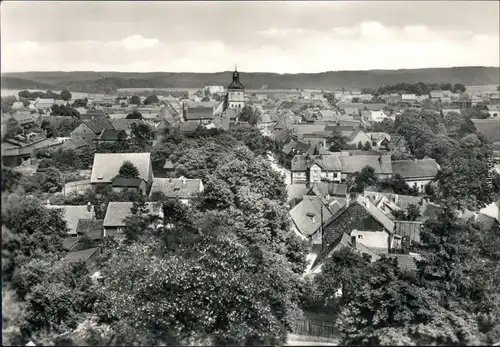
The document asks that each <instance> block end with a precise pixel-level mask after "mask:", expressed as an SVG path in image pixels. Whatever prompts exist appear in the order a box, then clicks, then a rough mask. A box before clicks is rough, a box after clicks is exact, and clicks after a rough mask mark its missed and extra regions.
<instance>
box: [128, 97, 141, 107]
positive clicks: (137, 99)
mask: <svg viewBox="0 0 500 347" xmlns="http://www.w3.org/2000/svg"><path fill="white" fill-rule="evenodd" d="M129 103H130V104H132V105H140V104H141V98H140V97H139V96H138V95H133V96H132V97H131V98H130V102H129Z"/></svg>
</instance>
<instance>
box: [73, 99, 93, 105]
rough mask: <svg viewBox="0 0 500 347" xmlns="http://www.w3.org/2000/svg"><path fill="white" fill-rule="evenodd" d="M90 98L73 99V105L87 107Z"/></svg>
mask: <svg viewBox="0 0 500 347" xmlns="http://www.w3.org/2000/svg"><path fill="white" fill-rule="evenodd" d="M88 101H89V100H88V99H87V98H84V99H76V100H75V101H73V105H72V106H73V107H87V103H88Z"/></svg>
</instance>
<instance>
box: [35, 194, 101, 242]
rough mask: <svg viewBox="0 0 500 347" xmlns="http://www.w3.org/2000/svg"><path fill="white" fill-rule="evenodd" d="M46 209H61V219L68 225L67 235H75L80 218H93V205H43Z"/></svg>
mask: <svg viewBox="0 0 500 347" xmlns="http://www.w3.org/2000/svg"><path fill="white" fill-rule="evenodd" d="M45 207H46V208H48V209H56V210H61V211H63V219H64V220H65V221H66V224H67V226H68V229H69V230H68V236H77V228H78V222H79V220H80V219H85V220H89V219H90V220H93V219H95V211H94V206H92V205H91V204H90V202H89V203H88V204H87V205H50V204H49V205H45Z"/></svg>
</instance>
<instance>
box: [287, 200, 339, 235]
mask: <svg viewBox="0 0 500 347" xmlns="http://www.w3.org/2000/svg"><path fill="white" fill-rule="evenodd" d="M335 212H336V211H335ZM335 212H332V211H331V210H330V209H329V207H328V202H327V201H326V200H324V199H322V198H319V197H316V196H307V195H306V196H304V197H303V199H302V201H301V202H300V203H298V204H297V205H296V206H295V207H294V208H292V209H291V210H290V218H291V219H292V222H293V229H294V231H295V232H296V233H298V235H299V236H301V237H302V238H306V239H310V240H312V241H313V244H321V239H317V238H318V237H321V232H319V231H320V229H321V226H322V225H324V224H325V222H326V221H328V220H330V219H331V218H332V217H333V214H334V213H335Z"/></svg>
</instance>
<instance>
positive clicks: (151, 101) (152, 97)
mask: <svg viewBox="0 0 500 347" xmlns="http://www.w3.org/2000/svg"><path fill="white" fill-rule="evenodd" d="M158 102H160V99H158V96H156V95H155V94H153V95H150V96H148V97H147V98H146V99H145V100H144V105H151V104H156V103H158Z"/></svg>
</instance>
